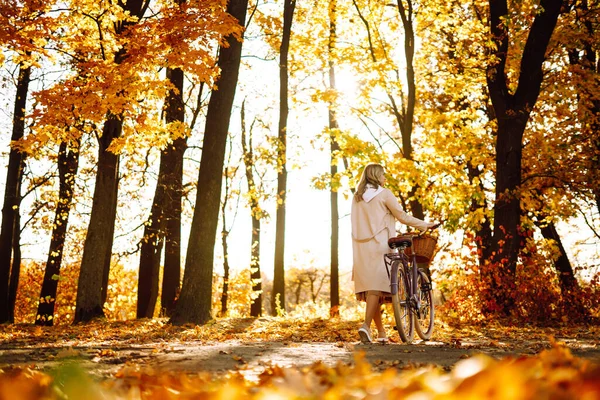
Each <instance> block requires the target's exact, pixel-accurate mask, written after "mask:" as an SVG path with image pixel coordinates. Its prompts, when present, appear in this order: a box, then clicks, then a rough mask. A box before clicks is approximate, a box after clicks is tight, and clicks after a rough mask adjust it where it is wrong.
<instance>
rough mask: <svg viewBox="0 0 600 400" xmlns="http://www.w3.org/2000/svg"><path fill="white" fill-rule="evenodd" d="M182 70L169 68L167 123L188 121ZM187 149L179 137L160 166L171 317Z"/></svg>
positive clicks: (165, 290)
mask: <svg viewBox="0 0 600 400" xmlns="http://www.w3.org/2000/svg"><path fill="white" fill-rule="evenodd" d="M183 76H184V74H183V71H182V70H181V69H179V68H176V69H167V77H168V78H169V80H170V81H171V83H172V84H173V86H175V88H177V91H170V92H169V97H168V101H167V109H166V115H165V118H166V121H167V122H168V123H169V122H174V121H180V122H183V121H184V120H185V107H184V104H183ZM186 150H187V138H185V137H182V138H177V139H175V140H174V141H173V144H172V146H169V147H167V149H165V151H163V154H162V157H161V163H162V162H164V164H165V175H166V177H167V182H168V185H166V187H165V206H164V212H163V215H164V218H165V265H164V269H163V281H162V297H161V305H162V308H163V310H164V314H165V315H168V316H170V315H171V313H172V312H173V310H174V308H175V300H176V298H177V294H178V292H179V287H180V282H181V207H182V206H181V201H182V198H183V156H184V154H185V151H186Z"/></svg>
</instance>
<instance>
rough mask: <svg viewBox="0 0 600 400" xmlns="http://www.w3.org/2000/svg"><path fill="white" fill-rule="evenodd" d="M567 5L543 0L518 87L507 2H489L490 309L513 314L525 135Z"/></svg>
mask: <svg viewBox="0 0 600 400" xmlns="http://www.w3.org/2000/svg"><path fill="white" fill-rule="evenodd" d="M562 5H563V1H561V0H542V1H541V2H540V6H539V9H536V10H535V11H534V12H535V17H534V18H533V22H532V24H531V27H530V29H529V34H528V36H527V41H526V43H525V46H524V48H523V50H522V54H521V59H520V61H521V62H520V68H519V70H518V74H517V75H518V77H519V78H518V84H517V85H516V88H513V87H509V85H508V79H507V72H508V71H507V58H508V54H509V44H510V40H511V32H510V30H509V25H510V24H509V23H508V21H509V20H510V13H509V8H508V2H507V1H506V0H493V1H489V27H490V31H491V36H492V42H493V45H494V47H493V49H494V50H492V52H493V54H494V56H495V62H493V63H490V64H489V65H488V67H487V83H488V89H489V93H490V98H491V101H492V106H493V108H494V114H495V117H496V121H497V129H496V132H495V135H496V142H495V151H496V174H495V177H496V202H495V204H494V233H493V237H492V243H491V247H490V249H491V254H492V260H491V261H492V263H491V265H490V266H488V268H487V269H486V271H485V274H486V276H487V279H489V281H490V284H491V289H490V291H489V292H488V293H487V294H486V297H487V300H488V302H487V304H488V306H487V311H492V310H493V309H495V308H496V307H500V308H501V309H502V310H503V311H504V312H506V313H509V312H510V311H511V309H512V308H513V306H514V303H513V301H512V300H511V296H510V292H511V291H512V290H513V289H514V276H515V272H516V267H517V257H518V254H519V250H520V248H521V244H520V243H521V240H522V239H521V232H520V229H519V226H520V218H521V200H520V195H519V185H520V184H521V163H522V145H523V133H524V131H525V127H526V125H527V122H528V121H529V117H530V114H531V110H532V109H533V107H534V105H535V103H536V101H537V98H538V96H539V93H540V87H541V84H542V80H543V68H542V67H543V63H544V60H545V55H546V50H547V48H548V44H549V42H550V37H551V36H552V32H553V31H554V28H555V26H556V22H557V19H558V16H559V14H560V11H561V7H562ZM490 301H491V302H490ZM490 307H492V309H490Z"/></svg>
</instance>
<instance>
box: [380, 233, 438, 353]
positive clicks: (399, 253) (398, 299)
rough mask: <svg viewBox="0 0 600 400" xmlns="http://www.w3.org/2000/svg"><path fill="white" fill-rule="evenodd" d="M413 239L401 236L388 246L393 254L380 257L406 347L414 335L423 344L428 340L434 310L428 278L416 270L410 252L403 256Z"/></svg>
mask: <svg viewBox="0 0 600 400" xmlns="http://www.w3.org/2000/svg"><path fill="white" fill-rule="evenodd" d="M414 237H415V236H410V235H403V238H402V240H401V241H399V242H395V243H394V244H393V245H392V246H391V247H392V249H393V252H391V253H387V254H385V255H384V262H385V268H386V271H387V274H388V278H389V280H390V293H391V296H392V305H393V309H394V319H395V320H396V328H397V329H398V333H399V334H400V338H401V339H402V341H404V342H407V343H412V340H413V333H414V331H416V333H417V335H418V336H419V337H420V338H421V339H423V340H428V339H429V338H430V337H431V334H432V333H433V320H434V310H435V307H434V305H433V300H432V296H431V290H432V285H431V282H430V280H429V277H428V276H426V275H425V273H424V272H423V271H421V270H419V268H418V266H417V254H416V252H414V251H413V252H412V253H413V254H411V256H408V255H407V254H406V253H405V250H406V248H407V247H409V246H412V245H413V239H414ZM388 243H389V242H388ZM400 268H402V270H400ZM400 280H402V281H403V283H400ZM400 285H403V287H402V288H401V287H399V286H400ZM418 285H420V286H418ZM422 296H424V297H422Z"/></svg>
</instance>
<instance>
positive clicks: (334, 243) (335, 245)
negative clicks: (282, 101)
mask: <svg viewBox="0 0 600 400" xmlns="http://www.w3.org/2000/svg"><path fill="white" fill-rule="evenodd" d="M336 7H337V0H331V1H330V2H329V42H328V45H329V46H328V50H329V89H330V90H331V91H335V90H336V85H335V62H334V58H333V57H334V52H335V45H336V39H337V38H336V21H335V16H336ZM338 130H339V125H338V122H337V119H336V110H335V105H334V104H332V103H329V132H330V136H329V147H330V169H329V173H330V175H331V188H330V199H329V201H330V208H331V244H330V254H331V261H330V262H331V264H330V274H331V279H330V280H329V285H330V295H329V300H330V304H329V314H330V315H331V316H332V317H337V316H339V315H340V310H339V308H340V278H339V239H340V232H339V219H340V215H339V209H338V190H337V187H334V184H333V182H334V179H335V177H336V176H337V173H338V166H337V153H338V152H339V151H340V145H339V144H338V142H337V139H336V134H337V131H338Z"/></svg>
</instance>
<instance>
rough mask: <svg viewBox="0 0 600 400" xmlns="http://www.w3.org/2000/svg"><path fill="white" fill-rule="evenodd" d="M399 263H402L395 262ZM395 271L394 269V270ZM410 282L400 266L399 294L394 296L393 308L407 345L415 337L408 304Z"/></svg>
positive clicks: (402, 337) (400, 333)
mask: <svg viewBox="0 0 600 400" xmlns="http://www.w3.org/2000/svg"><path fill="white" fill-rule="evenodd" d="M395 262H396V263H399V262H400V261H395ZM392 270H394V268H392ZM407 287H408V282H407V280H406V274H405V273H404V269H403V268H402V265H399V266H398V293H396V294H395V295H392V306H393V308H394V319H395V320H396V328H397V329H398V334H399V335H400V339H402V341H403V342H405V343H411V342H412V340H413V336H414V325H413V318H412V315H411V312H410V304H409V302H408V290H407Z"/></svg>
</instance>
